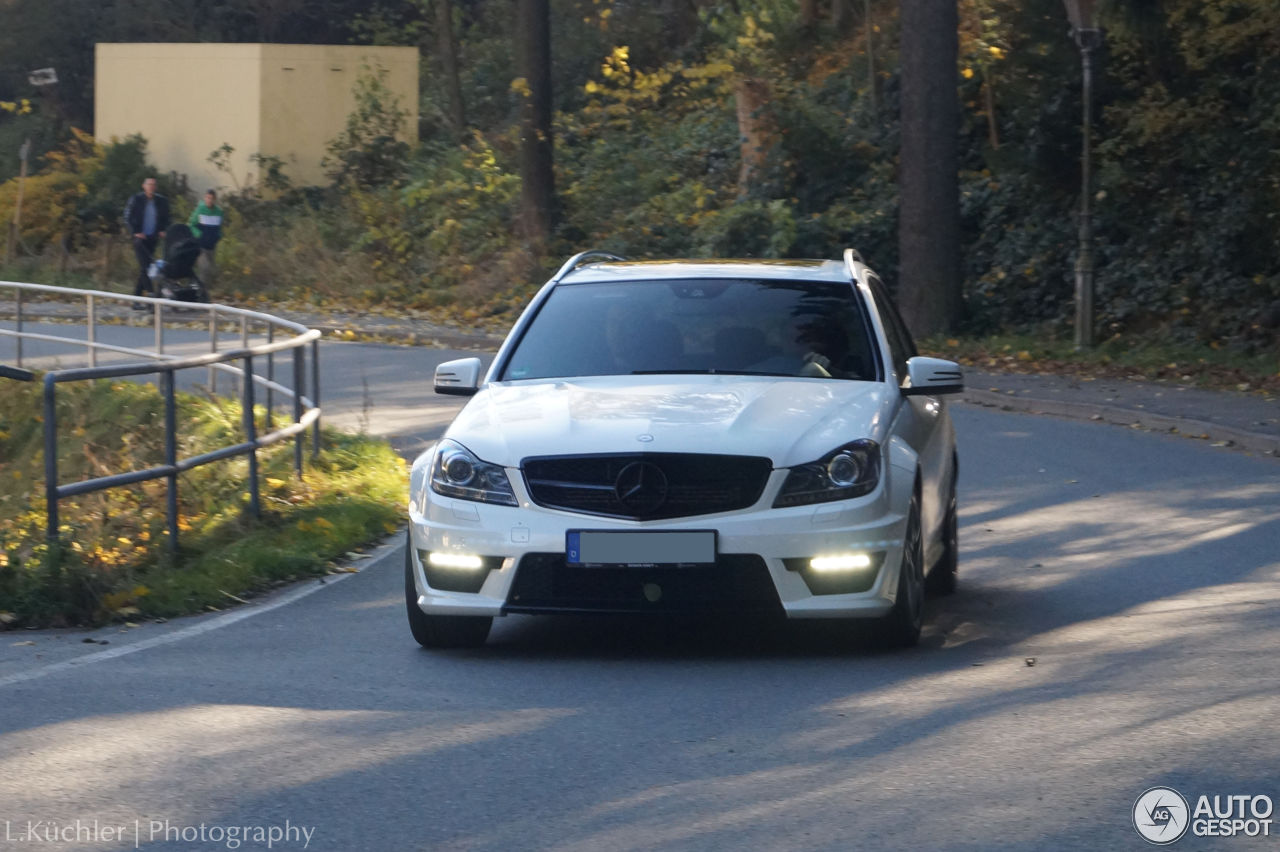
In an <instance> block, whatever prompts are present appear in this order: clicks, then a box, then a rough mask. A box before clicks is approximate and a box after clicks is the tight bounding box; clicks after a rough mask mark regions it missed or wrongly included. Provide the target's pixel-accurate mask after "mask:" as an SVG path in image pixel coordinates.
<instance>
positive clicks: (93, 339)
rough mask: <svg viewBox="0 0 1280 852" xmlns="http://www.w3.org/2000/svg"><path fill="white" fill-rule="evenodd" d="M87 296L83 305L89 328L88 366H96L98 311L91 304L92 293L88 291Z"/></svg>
mask: <svg viewBox="0 0 1280 852" xmlns="http://www.w3.org/2000/svg"><path fill="white" fill-rule="evenodd" d="M87 298H88V300H89V301H88V304H87V305H86V306H85V313H87V314H88V316H87V318H86V319H87V324H88V329H89V338H88V339H89V366H90V367H96V366H98V346H97V343H98V322H97V313H98V312H97V310H96V309H95V308H94V306H93V294H92V293H89V294H88V296H87Z"/></svg>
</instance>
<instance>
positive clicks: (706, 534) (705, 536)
mask: <svg viewBox="0 0 1280 852" xmlns="http://www.w3.org/2000/svg"><path fill="white" fill-rule="evenodd" d="M565 561H566V562H568V563H569V564H570V565H575V566H596V565H599V566H606V565H618V566H627V565H631V566H642V565H643V566H649V565H672V566H697V565H714V564H715V561H716V531H715V530H680V531H678V532H675V531H665V530H645V531H643V532H640V531H637V532H617V531H613V530H609V531H604V530H569V532H567V533H566V534H565Z"/></svg>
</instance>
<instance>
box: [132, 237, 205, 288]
mask: <svg viewBox="0 0 1280 852" xmlns="http://www.w3.org/2000/svg"><path fill="white" fill-rule="evenodd" d="M199 259H200V243H199V241H198V240H196V238H195V237H194V236H193V235H192V233H191V229H190V228H188V227H187V226H186V225H184V224H182V223H181V222H178V223H175V224H173V225H170V226H169V230H167V231H165V232H164V260H157V261H156V262H155V263H153V264H151V268H150V269H149V270H147V275H148V276H149V277H150V278H151V283H152V285H153V286H154V287H155V289H156V292H158V293H159V294H160V295H161V296H164V297H165V298H166V299H177V300H178V301H180V302H208V301H209V291H207V290H206V289H205V287H204V282H202V281H201V280H200V277H199V276H198V275H196V261H197V260H199Z"/></svg>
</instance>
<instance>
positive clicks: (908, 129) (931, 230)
mask: <svg viewBox="0 0 1280 852" xmlns="http://www.w3.org/2000/svg"><path fill="white" fill-rule="evenodd" d="M898 12H899V17H900V20H901V27H902V36H901V39H902V41H901V54H900V56H901V62H902V113H901V118H902V121H901V127H902V150H901V156H900V160H899V170H900V171H899V178H898V184H899V197H900V202H899V216H898V257H899V284H898V304H899V306H900V307H901V308H902V313H903V315H904V318H905V319H906V321H907V324H908V325H909V326H910V328H911V331H912V333H913V334H915V335H917V336H921V337H925V336H928V335H931V334H937V333H939V332H943V331H947V330H949V329H951V328H952V327H953V326H954V324H955V322H956V321H957V320H958V319H959V314H960V309H961V293H960V184H959V176H958V152H957V149H958V135H959V107H958V100H959V98H958V95H957V82H958V81H957V80H956V60H957V51H958V44H957V41H958V39H957V35H956V34H957V31H958V29H959V20H958V13H957V9H956V2H955V0H898Z"/></svg>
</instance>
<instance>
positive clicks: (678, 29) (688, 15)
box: [659, 0, 698, 47]
mask: <svg viewBox="0 0 1280 852" xmlns="http://www.w3.org/2000/svg"><path fill="white" fill-rule="evenodd" d="M659 13H660V14H661V15H662V35H663V37H664V38H665V39H666V43H667V44H668V45H671V46H673V47H680V46H683V45H686V44H688V43H689V41H690V40H691V39H692V38H693V36H694V35H695V34H696V33H697V31H698V7H697V6H696V5H695V4H694V3H693V0H662V6H661V7H660V10H659Z"/></svg>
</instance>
